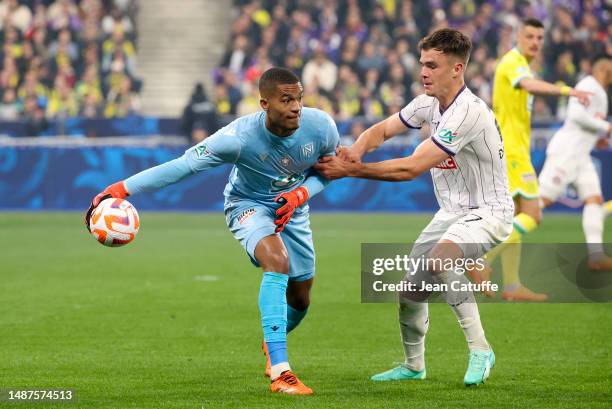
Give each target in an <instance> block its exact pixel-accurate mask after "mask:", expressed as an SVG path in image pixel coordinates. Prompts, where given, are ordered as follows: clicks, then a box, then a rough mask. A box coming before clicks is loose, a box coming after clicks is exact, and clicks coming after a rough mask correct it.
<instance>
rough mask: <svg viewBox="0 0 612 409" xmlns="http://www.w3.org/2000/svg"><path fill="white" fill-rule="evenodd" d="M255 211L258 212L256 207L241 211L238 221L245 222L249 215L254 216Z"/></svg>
mask: <svg viewBox="0 0 612 409" xmlns="http://www.w3.org/2000/svg"><path fill="white" fill-rule="evenodd" d="M255 213H257V210H255V209H254V208H250V209H248V210H245V211H244V212H242V213H240V215H239V216H238V223H240V224H243V223H244V222H246V221H247V219H248V218H249V217H251V216H253V215H254V214H255Z"/></svg>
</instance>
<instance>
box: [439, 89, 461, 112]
mask: <svg viewBox="0 0 612 409" xmlns="http://www.w3.org/2000/svg"><path fill="white" fill-rule="evenodd" d="M466 88H467V86H466V85H465V84H463V87H461V89H460V90H459V92H457V95H455V98H453V100H452V101H451V103H450V104H448V106H447V107H446V109H444V110H443V109H442V107H440V103H439V101H438V110H439V111H440V115H442V114H444V113H445V112H446V111H448V108H450V107H451V106H452V105H453V104H454V103H455V101H456V100H457V97H459V95H461V93H462V92H463V91H465V89H466Z"/></svg>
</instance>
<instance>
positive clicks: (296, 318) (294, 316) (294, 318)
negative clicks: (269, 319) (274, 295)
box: [287, 304, 308, 334]
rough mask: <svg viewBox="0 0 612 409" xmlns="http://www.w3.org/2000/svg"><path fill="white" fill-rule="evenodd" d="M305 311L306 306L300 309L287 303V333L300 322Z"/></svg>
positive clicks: (306, 310)
mask: <svg viewBox="0 0 612 409" xmlns="http://www.w3.org/2000/svg"><path fill="white" fill-rule="evenodd" d="M307 312H308V307H307V308H306V309H305V310H302V311H300V310H296V309H295V308H293V307H292V306H290V305H289V304H287V334H288V333H290V332H291V331H292V330H293V329H295V327H297V326H298V325H300V322H302V320H303V319H304V317H305V316H306V313H307Z"/></svg>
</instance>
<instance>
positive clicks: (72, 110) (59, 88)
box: [47, 75, 79, 119]
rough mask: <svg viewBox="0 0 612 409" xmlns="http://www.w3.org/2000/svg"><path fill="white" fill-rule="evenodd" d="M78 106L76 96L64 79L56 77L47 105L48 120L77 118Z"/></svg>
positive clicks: (59, 76)
mask: <svg viewBox="0 0 612 409" xmlns="http://www.w3.org/2000/svg"><path fill="white" fill-rule="evenodd" d="M78 113H79V105H78V103H77V99H76V95H75V93H74V91H73V90H72V88H70V85H69V84H68V82H67V81H66V79H65V78H64V77H63V76H61V75H58V76H57V77H56V78H55V84H54V88H53V90H52V91H51V95H50V97H49V102H48V104H47V116H48V117H50V118H60V119H63V118H67V117H73V116H77V115H78Z"/></svg>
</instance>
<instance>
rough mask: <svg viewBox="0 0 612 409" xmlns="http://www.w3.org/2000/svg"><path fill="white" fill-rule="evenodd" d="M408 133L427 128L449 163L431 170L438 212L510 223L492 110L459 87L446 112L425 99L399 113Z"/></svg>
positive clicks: (505, 175)
mask: <svg viewBox="0 0 612 409" xmlns="http://www.w3.org/2000/svg"><path fill="white" fill-rule="evenodd" d="M399 116H400V119H401V120H402V122H403V123H404V125H406V126H408V127H410V128H420V127H421V126H422V125H423V124H424V123H427V124H429V125H430V137H431V139H432V141H433V142H434V143H435V144H436V145H437V146H438V147H440V149H442V150H444V151H445V152H446V153H448V158H447V159H446V160H445V161H443V162H442V163H440V164H439V165H438V166H436V167H435V168H432V169H431V177H432V179H433V185H434V190H435V194H436V198H437V199H438V204H439V205H440V208H441V209H442V210H444V211H446V212H449V213H455V214H467V213H474V212H475V209H480V210H479V211H483V212H485V213H490V214H491V215H492V216H495V217H497V218H501V219H503V220H506V221H510V220H512V217H513V215H514V203H513V201H512V197H511V196H510V193H509V190H508V173H507V169H506V158H505V156H504V144H503V141H502V137H501V134H500V132H499V129H498V127H497V123H496V122H495V116H494V115H493V112H492V111H491V109H490V108H489V107H488V106H487V104H485V102H484V101H482V100H481V99H480V98H478V97H477V96H475V95H474V94H472V92H471V91H470V90H469V89H468V88H467V87H465V86H464V87H463V88H462V89H461V90H460V91H459V93H458V94H457V96H456V97H455V99H454V100H453V101H452V102H451V104H450V105H449V106H448V108H447V109H446V110H445V111H444V112H441V111H440V103H439V101H438V100H437V99H436V98H434V97H430V96H427V95H420V96H418V97H416V98H415V99H413V100H412V101H411V102H410V103H409V104H408V105H407V106H406V107H404V108H403V109H402V110H401V111H400V114H399Z"/></svg>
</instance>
